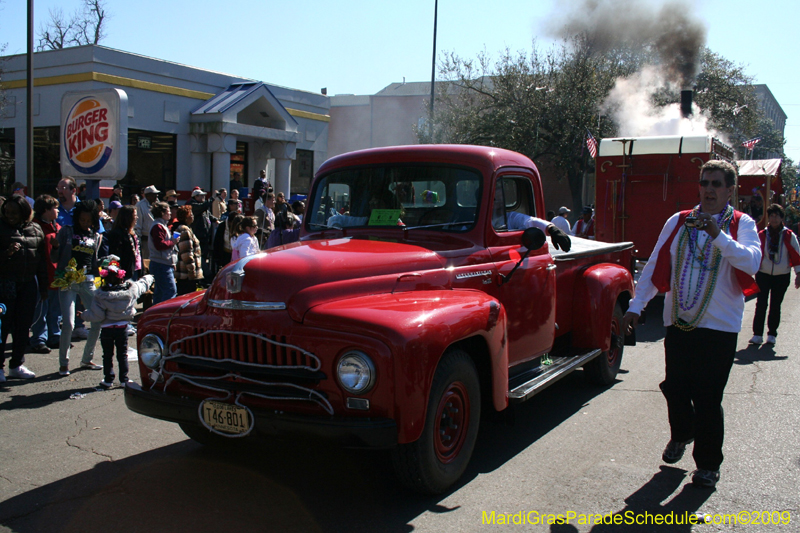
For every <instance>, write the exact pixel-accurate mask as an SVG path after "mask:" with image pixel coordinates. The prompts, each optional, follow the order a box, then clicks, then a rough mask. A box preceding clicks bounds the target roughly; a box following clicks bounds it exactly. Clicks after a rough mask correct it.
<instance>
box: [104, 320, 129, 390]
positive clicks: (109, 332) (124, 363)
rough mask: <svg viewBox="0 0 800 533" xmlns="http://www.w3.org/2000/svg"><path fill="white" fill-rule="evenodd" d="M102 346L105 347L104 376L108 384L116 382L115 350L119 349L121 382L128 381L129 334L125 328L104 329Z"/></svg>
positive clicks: (118, 361) (118, 358)
mask: <svg viewBox="0 0 800 533" xmlns="http://www.w3.org/2000/svg"><path fill="white" fill-rule="evenodd" d="M100 346H102V347H103V375H104V379H105V381H106V382H107V383H111V382H112V381H114V348H115V347H116V348H117V364H118V365H119V382H120V383H125V382H126V381H128V332H127V330H126V328H125V327H121V328H117V327H113V328H102V329H101V330H100Z"/></svg>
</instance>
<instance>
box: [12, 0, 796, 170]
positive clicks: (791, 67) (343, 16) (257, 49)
mask: <svg viewBox="0 0 800 533" xmlns="http://www.w3.org/2000/svg"><path fill="white" fill-rule="evenodd" d="M566 3H567V2H565V1H564V0H561V2H560V4H559V5H565V4H566ZM79 4H80V2H79V0H59V1H55V0H36V2H35V6H36V7H35V17H36V20H37V23H36V27H37V29H38V28H39V25H40V23H41V22H43V21H45V20H46V19H47V18H48V10H49V9H51V8H53V7H57V6H60V7H62V9H63V10H64V11H65V12H66V13H70V12H72V11H73V10H75V9H76V8H77V7H78V6H79ZM615 4H616V5H617V6H618V7H617V8H618V9H624V7H623V5H624V0H615ZM553 5H554V4H553V3H552V0H495V1H494V2H487V1H486V0H439V24H438V37H437V49H438V51H439V53H441V52H442V51H455V52H456V53H457V54H459V55H461V56H464V57H475V56H476V55H477V54H478V53H479V52H480V51H482V50H484V49H485V50H487V51H488V52H489V53H490V54H492V55H493V56H495V57H496V56H497V55H498V52H499V51H501V50H502V49H504V48H505V47H509V48H510V49H511V50H514V51H516V50H530V47H531V42H532V40H533V39H534V38H537V39H539V40H540V42H542V43H543V44H546V43H547V42H548V41H546V40H545V38H544V37H543V36H544V32H543V29H542V28H543V27H544V26H545V25H546V24H547V21H548V20H549V14H550V13H551V12H552V9H553ZM689 5H691V6H692V9H693V10H694V11H695V13H696V14H697V17H698V18H699V19H700V20H702V21H703V22H704V23H705V25H706V26H707V29H708V36H707V45H708V46H709V47H710V48H711V49H712V50H713V51H715V52H717V53H719V54H722V55H723V56H724V57H726V58H727V59H730V60H732V61H734V62H736V63H741V64H743V65H745V68H746V71H747V72H748V73H749V74H751V75H753V76H755V78H756V82H757V83H766V84H767V85H768V86H769V88H770V90H771V91H772V93H773V94H774V95H775V97H776V98H777V100H778V102H779V103H780V104H781V107H782V108H783V110H784V112H786V114H787V115H788V116H789V119H788V121H787V127H786V137H787V140H788V142H787V149H786V152H787V154H788V155H789V157H791V158H792V159H794V161H795V162H798V161H800V91H798V89H799V88H800V68H798V67H800V65H798V61H797V59H796V57H797V52H796V49H794V47H793V46H792V42H793V41H794V40H795V32H794V30H796V28H797V21H798V15H800V2H797V0H769V1H768V2H762V3H754V2H752V1H745V0H694V1H692V0H689ZM227 6H235V9H234V8H228V7H227ZM433 6H434V0H404V1H402V2H389V1H375V0H371V1H366V0H350V1H348V2H342V3H338V2H330V1H322V0H293V1H283V2H276V1H272V0H240V1H239V2H236V3H230V4H226V3H225V2H219V1H214V2H212V1H210V0H195V1H192V2H189V1H185V0H159V1H155V0H136V1H130V0H126V1H122V0H107V7H108V9H109V11H110V12H111V13H112V18H111V19H110V20H109V23H108V37H107V38H106V39H105V40H104V41H103V42H102V43H101V44H103V45H105V46H109V47H112V48H117V49H120V50H126V51H130V52H135V53H138V54H142V55H146V56H150V57H155V58H159V59H165V60H168V61H174V62H178V63H183V64H187V65H192V66H196V67H202V68H206V69H209V70H216V71H220V72H226V73H230V74H235V75H238V76H244V77H248V78H253V79H258V80H262V81H266V82H269V83H274V84H277V85H283V86H287V87H292V88H297V89H303V90H308V91H314V92H316V91H319V90H320V89H321V88H322V87H327V88H328V94H329V95H334V94H372V93H375V92H377V91H379V90H380V89H382V88H383V87H385V86H387V85H389V84H390V83H393V82H401V81H403V78H405V79H406V81H426V80H429V79H430V75H431V52H432V48H431V46H432V33H433ZM0 43H7V44H8V48H7V49H6V53H7V54H16V53H25V50H26V44H25V43H26V2H24V1H23V0H0Z"/></svg>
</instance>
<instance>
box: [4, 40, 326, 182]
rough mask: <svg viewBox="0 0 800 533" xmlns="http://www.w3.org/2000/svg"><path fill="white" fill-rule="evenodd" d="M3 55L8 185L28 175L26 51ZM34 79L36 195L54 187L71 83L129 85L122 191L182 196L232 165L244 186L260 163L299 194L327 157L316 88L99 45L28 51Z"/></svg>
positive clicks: (81, 86)
mask: <svg viewBox="0 0 800 533" xmlns="http://www.w3.org/2000/svg"><path fill="white" fill-rule="evenodd" d="M0 59H4V64H3V79H2V84H1V85H2V87H3V89H4V93H5V105H4V106H3V108H2V110H0V179H2V181H3V183H2V193H8V192H9V191H8V187H9V186H10V185H11V183H13V182H15V181H19V182H22V183H27V177H26V176H27V167H26V164H27V163H26V157H25V154H26V147H27V138H26V137H27V136H26V126H25V120H26V104H25V98H26V56H25V55H16V56H8V57H6V58H0ZM34 78H35V83H34V101H33V104H34V117H33V123H34V183H33V191H31V190H30V185H29V193H31V192H32V193H33V194H34V195H39V194H42V193H47V194H53V193H54V189H55V184H56V183H57V182H58V180H59V179H60V178H61V176H60V171H59V165H58V163H59V161H58V158H59V142H60V141H59V139H60V134H59V133H60V126H59V124H60V119H61V117H60V111H61V97H62V95H63V94H64V93H65V92H68V91H82V90H97V89H105V88H108V87H116V88H118V89H122V90H123V91H125V93H126V94H127V97H128V113H127V114H128V172H127V175H126V176H125V178H124V179H122V180H121V183H122V184H123V187H124V190H125V193H126V194H128V193H134V192H138V191H139V190H140V189H141V188H142V187H145V186H147V185H156V187H158V188H159V189H160V190H162V191H164V190H167V189H176V190H178V191H179V192H180V193H181V196H182V197H183V198H188V195H189V193H190V191H191V190H192V189H193V188H194V187H196V186H200V187H202V188H203V189H204V190H214V189H219V188H222V187H224V188H227V187H228V185H229V182H230V180H231V179H232V177H233V174H234V173H235V172H238V173H239V174H240V175H241V180H242V181H243V182H244V185H245V187H251V186H252V185H253V181H254V180H255V178H256V177H258V175H259V172H260V171H261V170H266V171H267V176H268V177H269V178H270V181H271V182H272V184H273V186H274V187H275V190H276V191H283V192H285V193H287V196H289V195H290V194H292V193H294V194H306V193H307V192H308V188H309V185H310V181H311V178H312V176H313V174H314V172H315V171H316V170H317V168H319V166H320V165H321V164H322V163H323V162H324V161H325V159H327V146H328V125H329V122H330V115H329V110H330V101H329V98H328V97H327V96H325V95H323V94H316V93H311V92H306V91H300V90H295V89H289V88H285V87H280V86H277V85H270V84H267V83H264V82H260V81H257V80H251V79H247V78H241V77H237V76H232V75H228V74H222V73H218V72H212V71H209V70H204V69H201V68H195V67H189V66H185V65H180V64H177V63H171V62H168V61H162V60H159V59H153V58H149V57H144V56H140V55H136V54H132V53H129V52H123V51H119V50H114V49H110V48H106V47H103V46H96V45H87V46H80V47H74V48H65V49H62V50H54V51H47V52H39V53H36V54H34ZM73 177H75V178H76V181H78V182H80V181H81V180H82V178H81V176H73ZM111 185H113V182H110V181H105V182H102V183H101V187H110V186H111Z"/></svg>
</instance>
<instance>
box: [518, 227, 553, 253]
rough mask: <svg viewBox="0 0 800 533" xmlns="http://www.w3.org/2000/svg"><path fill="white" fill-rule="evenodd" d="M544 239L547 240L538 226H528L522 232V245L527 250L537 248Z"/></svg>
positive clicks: (541, 244) (542, 243)
mask: <svg viewBox="0 0 800 533" xmlns="http://www.w3.org/2000/svg"><path fill="white" fill-rule="evenodd" d="M545 241H547V237H545V235H544V232H543V231H542V230H540V229H539V228H528V229H526V230H525V231H523V232H522V246H524V247H525V248H527V249H528V250H538V249H539V248H541V247H542V246H543V245H544V243H545Z"/></svg>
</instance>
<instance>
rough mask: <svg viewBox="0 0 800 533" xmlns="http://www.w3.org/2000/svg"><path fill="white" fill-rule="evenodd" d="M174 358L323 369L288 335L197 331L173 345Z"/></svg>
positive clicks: (171, 346)
mask: <svg viewBox="0 0 800 533" xmlns="http://www.w3.org/2000/svg"><path fill="white" fill-rule="evenodd" d="M170 355H171V356H178V355H183V356H188V357H196V358H206V359H212V360H214V361H236V362H240V363H246V364H252V365H259V366H264V367H269V368H283V369H304V370H311V371H317V370H319V369H320V366H321V364H320V360H319V358H317V356H316V355H314V354H312V353H311V352H308V351H306V350H303V349H302V348H300V347H298V346H293V345H291V344H288V343H287V342H286V337H284V336H275V335H261V334H256V333H244V332H228V331H206V330H203V329H197V328H195V329H194V334H193V335H189V336H187V337H184V338H182V339H179V340H177V341H175V342H173V343H172V344H171V345H170Z"/></svg>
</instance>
